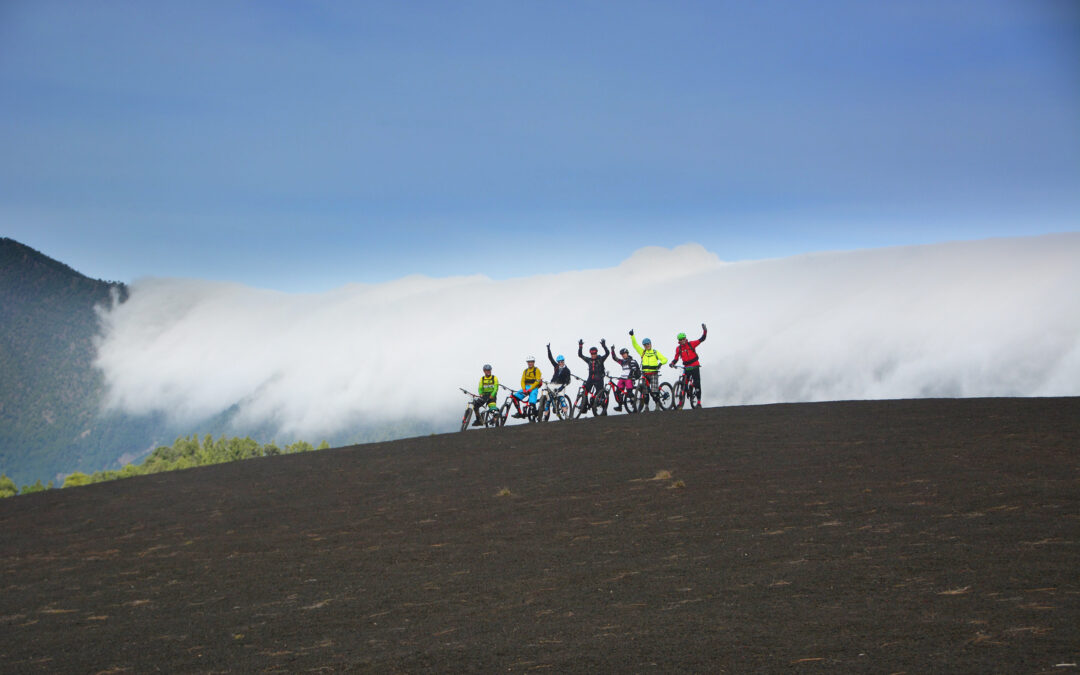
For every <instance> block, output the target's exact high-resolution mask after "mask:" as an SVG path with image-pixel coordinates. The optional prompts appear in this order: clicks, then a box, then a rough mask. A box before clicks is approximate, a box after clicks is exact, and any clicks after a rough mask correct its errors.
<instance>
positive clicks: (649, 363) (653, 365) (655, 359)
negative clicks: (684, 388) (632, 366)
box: [630, 328, 667, 410]
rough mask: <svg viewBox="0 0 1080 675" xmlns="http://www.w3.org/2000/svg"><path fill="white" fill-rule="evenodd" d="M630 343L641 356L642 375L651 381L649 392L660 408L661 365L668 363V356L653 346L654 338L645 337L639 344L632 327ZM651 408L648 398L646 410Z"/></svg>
mask: <svg viewBox="0 0 1080 675" xmlns="http://www.w3.org/2000/svg"><path fill="white" fill-rule="evenodd" d="M630 343H631V344H633V345H634V349H635V350H637V353H638V356H640V357H641V376H642V377H644V378H645V379H646V380H648V382H649V392H650V393H651V394H652V398H653V399H655V400H656V407H657V409H659V408H660V366H662V365H664V364H665V363H667V357H666V356H664V355H663V354H661V353H660V352H658V351H656V350H655V349H653V348H652V340H650V339H649V338H645V339H644V340H642V341H641V344H640V345H639V344H638V341H637V338H636V337H634V329H633V328H631V329H630ZM648 409H649V402H648V400H646V401H645V410H648Z"/></svg>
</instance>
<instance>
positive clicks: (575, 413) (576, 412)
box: [570, 387, 585, 419]
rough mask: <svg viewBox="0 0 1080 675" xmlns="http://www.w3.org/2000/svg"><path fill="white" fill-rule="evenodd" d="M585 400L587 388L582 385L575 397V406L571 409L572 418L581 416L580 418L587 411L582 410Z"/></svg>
mask: <svg viewBox="0 0 1080 675" xmlns="http://www.w3.org/2000/svg"><path fill="white" fill-rule="evenodd" d="M584 400H585V388H584V387H582V388H581V389H578V392H577V398H576V399H574V407H573V408H571V409H570V419H574V418H579V419H580V418H581V416H582V415H584V414H585V411H584V410H582V405H581V404H582V403H583V402H584Z"/></svg>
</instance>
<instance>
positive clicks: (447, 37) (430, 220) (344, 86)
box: [0, 0, 1080, 291]
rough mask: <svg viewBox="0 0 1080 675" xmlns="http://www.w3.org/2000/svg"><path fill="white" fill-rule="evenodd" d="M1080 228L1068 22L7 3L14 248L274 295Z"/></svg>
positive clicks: (2, 102) (499, 5)
mask: <svg viewBox="0 0 1080 675" xmlns="http://www.w3.org/2000/svg"><path fill="white" fill-rule="evenodd" d="M1078 229H1080V4H1077V3H1076V2H1074V1H1072V0H1054V1H1051V0H1015V1H1008V2H1005V1H1000V0H978V1H971V2H964V1H960V2H944V3H943V2H904V3H876V2H838V1H828V0H826V1H823V2H814V3H804V2H771V1H768V0H766V1H764V2H752V3H751V2H700V3H699V2H672V3H653V2H640V3H639V2H617V3H616V2H573V3H570V2H565V3H564V2H526V1H521V2H513V1H512V2H503V1H499V2H461V3H446V2H410V3H396V2H395V3H391V2H385V3H363V2H355V3H345V2H342V3H319V2H303V3H301V2H227V3H221V2H205V3H201V2H152V3H147V2H94V3H78V2H49V1H47V0H44V1H43V0H7V1H6V2H4V3H3V4H0V235H3V236H10V237H13V238H15V239H18V240H19V241H22V242H24V243H27V244H29V245H31V246H34V247H35V248H38V249H40V250H42V251H43V252H45V253H47V254H48V255H51V256H53V257H56V258H58V259H60V260H62V261H64V262H66V263H68V264H70V265H72V266H73V267H75V268H76V269H78V270H80V271H82V272H84V273H86V274H88V275H90V276H94V277H100V278H106V279H115V280H121V281H131V280H133V279H134V278H137V277H140V276H144V275H155V276H184V277H198V278H208V279H221V280H234V281H240V282H243V283H247V284H251V285H255V286H263V287H269V288H276V289H280V290H287V291H319V290H325V289H328V288H332V287H336V286H339V285H341V284H344V283H348V282H377V281H383V280H387V279H392V278H396V277H400V276H403V275H407V274H415V273H422V274H428V275H433V276H447V275H455V274H471V273H475V272H483V273H486V274H488V275H490V276H492V277H495V278H506V277H516V276H528V275H531V274H535V273H537V272H550V271H562V270H569V269H582V268H595V267H607V266H611V265H615V264H617V263H618V262H619V261H621V260H623V259H625V258H626V257H628V256H629V255H630V253H632V252H633V251H634V250H636V249H638V248H640V247H642V246H646V245H661V246H675V245H677V244H681V243H685V242H697V243H700V244H702V245H704V246H705V247H706V248H708V249H709V250H711V251H713V252H715V253H716V254H717V255H719V256H720V257H721V258H722V259H725V260H742V259H759V258H769V257H781V256H787V255H793V254H797V253H802V252H808V251H820V250H834V249H857V248H867V247H877V246H889V245H897V244H913V243H932V242H937V241H946V240H955V239H978V238H984V237H992V236H1014V235H1026V234H1038V233H1046V232H1062V231H1076V230H1078Z"/></svg>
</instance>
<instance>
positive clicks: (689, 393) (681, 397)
mask: <svg viewBox="0 0 1080 675" xmlns="http://www.w3.org/2000/svg"><path fill="white" fill-rule="evenodd" d="M675 367H676V368H678V369H679V370H681V371H682V375H680V376H679V379H678V380H677V381H676V382H675V386H674V387H672V391H671V394H672V396H671V401H672V406H671V407H672V409H674V410H682V407H683V405H685V403H686V401H687V399H689V401H690V408H691V409H693V408H700V407H701V391H700V390H699V389H698V388H697V387H691V386H690V378H689V377H688V376H687V374H686V366H675ZM665 384H666V383H665ZM661 386H663V385H661Z"/></svg>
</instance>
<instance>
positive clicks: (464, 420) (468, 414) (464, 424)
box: [461, 406, 473, 431]
mask: <svg viewBox="0 0 1080 675" xmlns="http://www.w3.org/2000/svg"><path fill="white" fill-rule="evenodd" d="M472 415H473V409H472V406H470V407H468V408H465V414H464V415H462V416H461V430H462V431H465V430H466V429H468V428H469V422H471V421H472Z"/></svg>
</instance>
